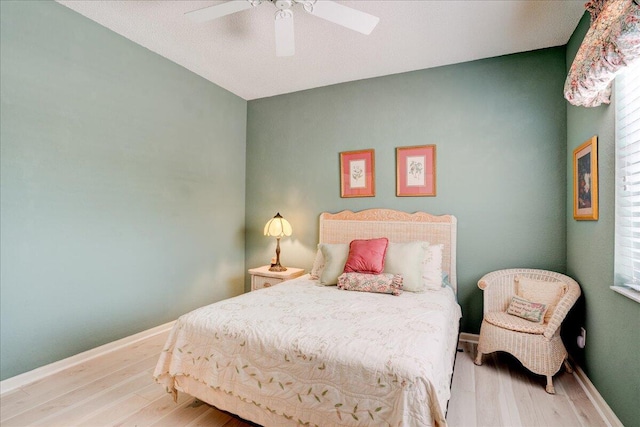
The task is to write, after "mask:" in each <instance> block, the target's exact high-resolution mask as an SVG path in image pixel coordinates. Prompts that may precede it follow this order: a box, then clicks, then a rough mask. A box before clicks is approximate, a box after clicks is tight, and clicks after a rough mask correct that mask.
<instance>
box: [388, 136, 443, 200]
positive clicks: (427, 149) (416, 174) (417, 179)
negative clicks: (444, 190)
mask: <svg viewBox="0 0 640 427" xmlns="http://www.w3.org/2000/svg"><path fill="white" fill-rule="evenodd" d="M435 195H436V146H435V145H419V146H415V147H397V148H396V196H398V197H416V196H435Z"/></svg>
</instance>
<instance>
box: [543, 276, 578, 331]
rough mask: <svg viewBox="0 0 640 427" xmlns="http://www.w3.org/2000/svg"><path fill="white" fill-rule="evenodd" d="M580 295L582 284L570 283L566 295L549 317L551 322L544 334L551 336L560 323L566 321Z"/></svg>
mask: <svg viewBox="0 0 640 427" xmlns="http://www.w3.org/2000/svg"><path fill="white" fill-rule="evenodd" d="M579 297H580V286H579V285H578V284H571V283H570V284H569V289H568V290H567V292H566V293H565V294H564V296H563V297H562V298H561V299H560V302H558V305H556V308H555V310H554V312H553V315H552V316H551V319H549V323H548V325H547V328H546V329H545V331H544V336H545V337H546V338H551V337H552V336H553V335H554V334H555V333H556V332H557V331H558V330H559V329H560V325H562V322H563V321H564V318H565V317H567V314H568V313H569V310H571V307H573V305H574V304H575V303H576V301H577V300H578V298H579Z"/></svg>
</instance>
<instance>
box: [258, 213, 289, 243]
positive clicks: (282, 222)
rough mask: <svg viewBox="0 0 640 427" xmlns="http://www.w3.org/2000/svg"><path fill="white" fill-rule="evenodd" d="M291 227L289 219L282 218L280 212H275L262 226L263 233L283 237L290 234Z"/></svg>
mask: <svg viewBox="0 0 640 427" xmlns="http://www.w3.org/2000/svg"><path fill="white" fill-rule="evenodd" d="M292 232H293V229H292V228H291V224H289V221H287V220H286V219H284V218H283V217H282V216H281V215H280V212H278V213H277V214H276V216H274V217H273V218H271V219H270V220H269V222H267V224H266V225H265V226H264V235H265V236H272V237H283V236H291V233H292Z"/></svg>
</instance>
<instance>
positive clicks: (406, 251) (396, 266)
mask: <svg viewBox="0 0 640 427" xmlns="http://www.w3.org/2000/svg"><path fill="white" fill-rule="evenodd" d="M428 247H429V243H428V242H408V243H393V242H389V245H388V246H387V253H386V255H385V258H384V273H388V274H400V275H402V289H403V290H405V291H409V292H423V291H424V287H425V284H424V282H423V279H422V263H423V261H424V259H425V256H426V251H427V248H428Z"/></svg>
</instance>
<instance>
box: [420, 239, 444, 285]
mask: <svg viewBox="0 0 640 427" xmlns="http://www.w3.org/2000/svg"><path fill="white" fill-rule="evenodd" d="M443 249H444V245H443V244H442V243H440V244H438V245H429V247H427V250H426V251H425V257H424V261H423V263H422V280H423V283H424V287H425V288H426V289H430V290H434V291H437V290H438V289H440V288H442V250H443Z"/></svg>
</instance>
